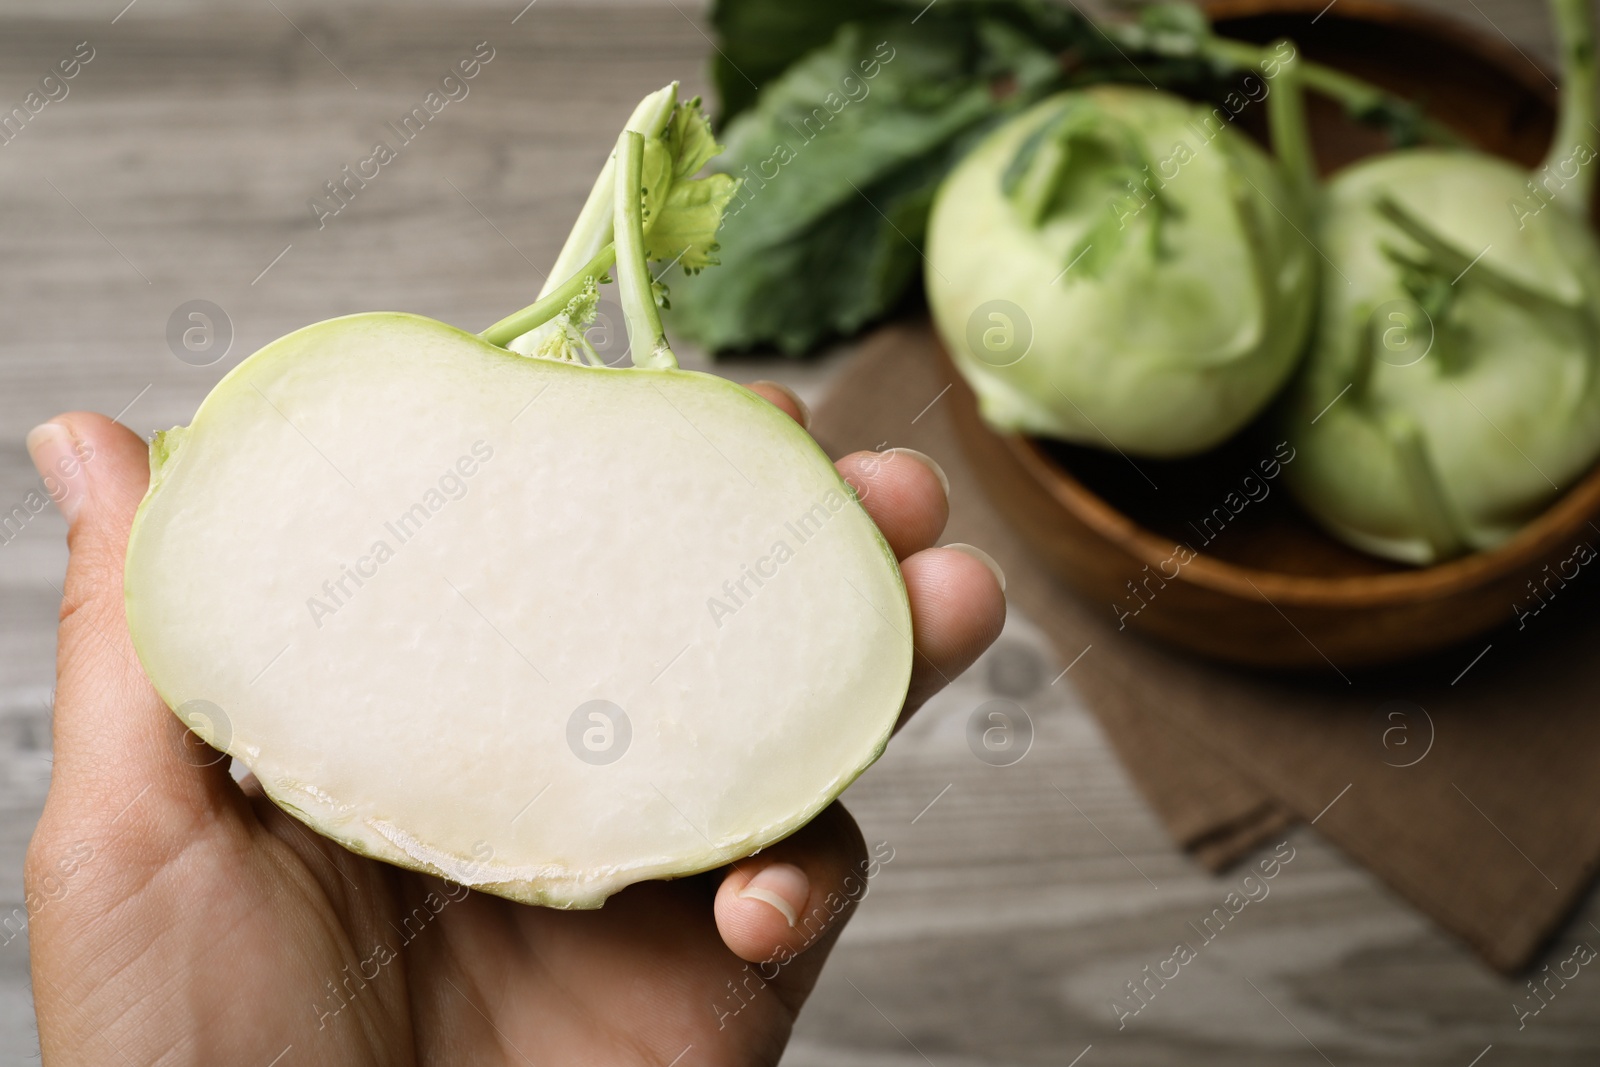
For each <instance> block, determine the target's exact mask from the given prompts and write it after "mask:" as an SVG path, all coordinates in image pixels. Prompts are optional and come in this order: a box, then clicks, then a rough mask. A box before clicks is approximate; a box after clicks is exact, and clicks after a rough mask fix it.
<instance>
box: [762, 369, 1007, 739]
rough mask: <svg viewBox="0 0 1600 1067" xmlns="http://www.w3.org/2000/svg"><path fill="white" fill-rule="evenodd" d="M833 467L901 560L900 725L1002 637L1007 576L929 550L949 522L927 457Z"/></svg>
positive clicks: (959, 553) (973, 551)
mask: <svg viewBox="0 0 1600 1067" xmlns="http://www.w3.org/2000/svg"><path fill="white" fill-rule="evenodd" d="M750 388H751V389H752V390H754V391H755V392H757V393H759V394H760V395H761V396H763V397H765V398H766V399H768V400H770V401H771V402H772V403H773V404H775V405H777V406H778V407H779V408H781V409H783V410H784V411H786V412H787V413H788V414H789V415H790V416H791V417H792V418H795V419H796V420H798V421H799V422H800V423H801V425H805V424H806V421H807V418H808V417H809V416H808V413H807V412H806V410H805V408H804V405H802V404H801V403H800V402H799V400H798V399H797V398H796V397H795V396H794V394H793V393H792V392H790V391H789V390H788V389H786V388H784V387H783V386H781V385H777V384H776V383H774V382H756V383H754V384H753V385H751V386H750ZM837 466H838V468H839V473H840V474H841V475H843V476H844V479H845V481H847V482H849V483H850V485H851V487H852V488H854V489H855V491H856V496H857V498H858V499H859V500H860V501H861V506H862V507H863V508H865V509H866V511H867V514H868V515H869V516H871V518H872V521H873V522H875V523H876V524H877V526H878V529H879V530H881V531H882V532H883V536H884V539H885V540H887V541H888V542H889V546H890V547H891V548H892V549H893V550H894V553H895V557H896V558H897V559H899V560H900V572H901V574H902V575H903V576H904V578H905V582H906V592H907V595H908V596H909V598H910V600H911V620H912V629H913V633H914V636H913V641H914V644H915V647H916V650H917V657H916V661H915V665H914V667H913V670H912V676H911V690H910V693H909V695H908V696H907V699H906V710H905V713H904V714H903V715H902V716H901V722H902V724H903V723H904V721H905V718H906V717H907V716H909V715H910V714H911V712H913V711H915V710H916V709H917V708H918V707H920V706H921V705H922V704H923V703H924V702H925V701H926V700H927V699H928V698H929V697H931V696H932V695H933V694H934V693H937V692H938V691H939V690H940V689H942V688H944V686H945V685H947V684H949V682H950V681H951V680H952V679H954V678H955V677H956V676H957V675H958V674H960V673H961V672H962V671H964V670H966V669H967V668H968V667H970V666H971V665H972V663H973V661H974V660H976V659H977V658H978V656H979V655H981V654H982V652H983V650H984V649H986V648H988V647H989V645H990V644H991V643H993V641H994V639H995V638H996V637H998V636H1000V629H1001V627H1002V626H1004V625H1005V621H1006V600H1005V575H1004V574H1002V573H1001V571H1000V567H999V565H998V564H996V563H995V561H994V560H993V559H991V558H990V557H989V556H988V554H986V553H984V552H983V551H982V550H980V549H977V548H973V547H972V546H970V545H954V546H948V547H946V548H942V549H934V548H933V546H934V545H935V544H937V543H938V539H939V535H940V534H942V533H943V532H944V527H945V523H946V522H947V521H948V520H949V518H950V499H949V497H950V481H949V479H948V478H947V477H946V475H945V473H944V470H943V469H942V468H941V467H940V466H939V464H938V463H937V462H936V461H935V460H934V459H933V458H931V457H930V456H926V455H924V454H923V453H921V452H916V451H913V450H912V449H908V448H894V449H889V450H887V451H883V452H857V453H854V454H853V455H849V456H846V457H845V458H844V459H841V460H840V461H839V462H838V464H837Z"/></svg>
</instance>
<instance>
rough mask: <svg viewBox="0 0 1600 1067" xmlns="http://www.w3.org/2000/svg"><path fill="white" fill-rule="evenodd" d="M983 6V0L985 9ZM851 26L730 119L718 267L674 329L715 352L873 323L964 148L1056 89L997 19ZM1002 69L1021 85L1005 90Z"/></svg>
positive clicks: (687, 287)
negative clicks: (908, 26) (735, 187)
mask: <svg viewBox="0 0 1600 1067" xmlns="http://www.w3.org/2000/svg"><path fill="white" fill-rule="evenodd" d="M983 6H984V7H985V8H986V9H987V8H988V6H989V5H983ZM937 10H938V8H937V7H936V8H933V9H931V10H930V18H929V19H925V20H924V21H923V22H922V23H919V24H918V27H917V29H918V33H917V34H916V35H915V36H908V35H907V34H906V33H905V32H904V28H905V27H904V24H896V25H893V26H882V25H858V24H849V25H846V26H844V27H843V28H842V29H840V30H839V32H838V33H837V35H836V36H835V37H834V39H833V40H832V41H831V42H830V43H829V44H828V45H827V46H826V47H825V48H822V49H820V50H817V51H815V52H813V53H811V54H810V55H807V56H806V57H804V58H803V59H801V60H800V61H798V62H796V63H794V64H793V65H792V66H791V67H790V68H789V69H788V70H787V71H786V72H785V73H784V74H783V75H782V76H781V77H779V78H777V79H776V80H775V81H773V82H771V83H770V84H768V85H767V86H766V89H765V91H764V92H763V93H762V95H761V98H760V101H759V104H758V105H757V106H756V107H755V108H754V109H753V110H749V111H746V112H745V113H744V114H743V115H741V116H740V117H739V119H738V120H736V121H735V122H733V123H732V124H730V125H729V126H728V128H727V129H726V131H725V137H726V140H727V142H728V150H727V152H726V153H725V154H724V155H723V156H722V157H721V159H720V160H719V161H718V163H717V166H718V167H719V168H721V169H723V170H725V171H727V172H729V173H730V174H733V175H737V176H738V177H740V178H742V179H743V181H744V185H743V187H742V189H741V190H740V193H739V196H738V200H737V201H736V202H734V203H732V204H731V205H730V206H729V209H728V217H727V220H726V223H725V224H724V226H723V229H722V231H721V234H720V235H719V237H718V240H719V242H720V244H721V251H720V252H719V253H718V258H720V259H721V261H722V263H723V267H724V269H723V270H721V271H719V272H717V274H716V275H715V276H707V277H705V278H696V279H684V280H681V281H678V282H675V283H674V286H673V290H674V291H673V303H674V312H673V316H674V317H673V323H674V327H675V328H676V329H678V330H680V331H681V332H682V333H683V334H684V335H686V336H688V337H690V338H692V339H694V340H696V341H698V342H699V343H700V344H701V345H703V346H705V347H707V348H710V349H713V350H720V349H740V348H751V347H755V346H758V345H777V346H779V347H781V348H783V349H784V350H786V351H789V352H792V353H801V352H805V351H807V350H810V349H812V348H814V347H816V346H817V345H818V344H820V343H821V342H823V341H825V340H827V339H829V338H831V337H834V336H837V335H840V334H848V333H851V332H853V331H855V330H858V329H860V328H861V327H862V326H864V325H866V324H867V323H870V322H872V321H873V320H875V319H877V318H880V317H882V316H883V315H884V314H885V313H886V312H887V311H888V310H889V309H890V308H891V307H892V306H893V305H894V304H895V303H896V302H898V301H899V300H900V299H901V298H902V297H903V296H904V294H905V292H906V290H907V289H908V288H909V287H910V286H911V284H912V283H913V282H914V280H915V279H916V276H917V272H918V270H919V268H920V264H921V251H920V242H921V240H922V233H923V228H924V226H925V223H926V216H927V210H928V207H929V206H930V204H931V202H932V196H933V193H934V191H935V190H936V189H937V187H938V184H939V182H940V181H941V180H942V179H943V176H944V174H945V173H946V172H947V171H948V169H949V167H950V166H951V165H952V164H953V162H954V161H955V160H956V159H957V158H959V155H960V150H961V149H962V148H963V147H964V146H965V145H967V144H969V143H971V140H972V139H975V138H976V136H978V135H979V134H981V133H982V132H983V131H984V130H985V129H987V127H988V126H989V125H990V124H991V123H993V122H994V121H996V120H998V119H999V118H1000V117H1002V116H1004V115H1008V114H1010V113H1012V112H1013V111H1014V110H1016V109H1018V108H1020V107H1022V106H1025V105H1026V104H1027V103H1029V102H1031V101H1032V100H1033V99H1036V98H1037V97H1038V96H1039V95H1041V94H1042V93H1043V92H1045V91H1046V90H1048V89H1049V88H1051V87H1052V86H1053V85H1054V83H1055V79H1056V78H1057V77H1058V76H1059V73H1060V67H1059V65H1058V63H1057V60H1056V58H1055V54H1054V52H1053V51H1051V50H1050V49H1049V48H1048V47H1045V46H1043V45H1041V44H1038V43H1036V42H1035V41H1033V40H1032V39H1031V38H1030V37H1029V36H1028V35H1026V34H1024V33H1021V32H1018V30H1016V29H1015V28H1014V27H1013V26H1012V25H1011V24H1010V23H1008V22H1006V21H993V22H985V23H982V24H979V25H978V26H976V27H974V26H971V25H956V24H952V23H947V22H939V21H936V20H933V19H932V12H933V11H937ZM999 79H1007V80H1009V81H1010V82H1011V84H1012V85H1013V86H1014V91H1013V92H1012V93H1011V94H1010V95H1009V96H1007V97H1005V98H1001V97H999V96H997V94H996V92H995V89H994V87H995V84H996V81H997V80H999Z"/></svg>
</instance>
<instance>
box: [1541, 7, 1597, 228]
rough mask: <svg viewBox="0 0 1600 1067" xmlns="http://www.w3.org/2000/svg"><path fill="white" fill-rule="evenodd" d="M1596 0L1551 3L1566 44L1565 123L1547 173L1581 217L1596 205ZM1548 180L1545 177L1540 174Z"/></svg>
mask: <svg viewBox="0 0 1600 1067" xmlns="http://www.w3.org/2000/svg"><path fill="white" fill-rule="evenodd" d="M1590 3H1591V0H1551V4H1550V10H1551V12H1552V14H1554V15H1555V21H1556V39H1557V40H1558V41H1559V42H1560V45H1561V71H1562V78H1561V82H1562V84H1561V120H1560V122H1559V123H1558V124H1557V126H1556V138H1555V141H1554V142H1552V143H1551V145H1550V155H1549V156H1548V157H1547V158H1546V159H1545V170H1546V172H1547V174H1548V175H1550V176H1554V177H1555V178H1556V179H1557V180H1558V181H1564V182H1565V183H1566V184H1564V185H1562V186H1561V187H1560V188H1559V189H1558V190H1557V192H1556V200H1557V201H1558V202H1559V203H1560V204H1561V205H1562V206H1563V207H1565V208H1566V209H1567V210H1568V211H1570V212H1571V213H1572V214H1574V215H1576V216H1578V217H1579V218H1583V219H1586V218H1588V217H1589V211H1590V205H1591V204H1592V203H1593V202H1594V182H1595V175H1594V166H1593V164H1594V162H1595V152H1594V147H1593V146H1594V141H1593V140H1592V139H1591V138H1592V137H1593V136H1594V135H1595V128H1594V127H1595V117H1596V101H1595V90H1596V85H1595V54H1594V48H1595V41H1594V11H1593V9H1592V8H1591V7H1590V6H1589V5H1590ZM1541 176H1544V175H1541Z"/></svg>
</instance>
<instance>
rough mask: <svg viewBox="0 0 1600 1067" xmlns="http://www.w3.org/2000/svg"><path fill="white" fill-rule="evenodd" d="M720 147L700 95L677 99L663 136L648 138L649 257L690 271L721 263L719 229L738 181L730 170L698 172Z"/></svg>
mask: <svg viewBox="0 0 1600 1067" xmlns="http://www.w3.org/2000/svg"><path fill="white" fill-rule="evenodd" d="M721 151H722V146H721V145H719V144H718V143H717V139H716V137H715V136H713V135H712V133H711V123H710V121H709V120H708V119H707V118H706V116H705V112H704V111H702V110H701V108H700V100H699V98H698V97H697V98H695V99H693V100H689V101H686V102H684V103H681V104H679V105H678V107H677V109H676V110H675V111H674V112H673V114H672V118H671V119H670V120H669V121H668V123H667V127H666V129H665V130H664V131H663V132H662V135H661V137H659V138H656V139H652V140H650V141H647V142H646V143H645V146H644V170H643V181H642V184H643V186H644V232H645V255H646V257H647V258H649V259H651V260H654V261H656V262H658V263H677V264H679V265H680V266H682V267H683V269H684V271H685V272H687V273H690V274H694V273H697V272H699V271H701V270H703V269H705V268H706V267H710V266H715V265H716V264H717V263H718V259H717V257H716V251H717V230H718V228H719V227H720V226H721V225H722V218H723V214H724V212H725V211H726V210H727V207H728V204H729V202H730V201H732V199H733V197H734V194H735V193H736V192H738V189H739V182H738V181H737V180H736V179H734V178H731V177H729V176H728V175H726V174H710V175H707V176H706V177H704V178H698V179H697V178H695V177H694V175H695V174H698V173H699V172H700V170H701V169H702V168H703V167H705V165H706V164H707V163H709V162H710V161H711V160H712V159H713V158H715V157H716V155H717V153H719V152H721Z"/></svg>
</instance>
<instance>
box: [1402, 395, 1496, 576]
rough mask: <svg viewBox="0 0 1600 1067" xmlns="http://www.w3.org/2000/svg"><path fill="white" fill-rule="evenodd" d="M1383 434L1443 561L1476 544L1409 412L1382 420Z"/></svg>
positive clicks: (1419, 517) (1419, 518)
mask: <svg viewBox="0 0 1600 1067" xmlns="http://www.w3.org/2000/svg"><path fill="white" fill-rule="evenodd" d="M1380 426H1381V427H1382V430H1383V434H1384V436H1385V437H1387V438H1388V439H1389V444H1390V446H1391V447H1393V448H1394V450H1395V459H1396V460H1397V461H1398V462H1399V466H1400V475H1401V477H1402V478H1404V479H1405V482H1406V486H1407V488H1408V489H1410V491H1411V501H1412V503H1413V504H1414V505H1415V506H1416V509H1417V523H1418V525H1419V526H1420V527H1421V528H1422V536H1423V537H1425V538H1427V539H1428V543H1429V544H1430V545H1432V546H1433V551H1434V555H1435V557H1436V558H1438V559H1440V560H1446V559H1454V558H1455V557H1457V556H1459V555H1461V554H1463V553H1464V552H1466V551H1467V549H1469V548H1471V547H1473V546H1472V539H1471V537H1470V536H1469V535H1468V534H1467V533H1466V531H1465V530H1464V529H1463V526H1462V523H1461V522H1459V521H1458V520H1457V519H1456V515H1455V509H1454V508H1453V507H1451V506H1450V498H1449V496H1447V495H1446V493H1445V489H1444V482H1443V480H1442V479H1441V478H1440V477H1439V472H1438V470H1437V469H1435V467H1434V465H1433V460H1432V458H1431V457H1430V456H1429V455H1428V445H1427V442H1425V441H1424V440H1423V438H1422V430H1421V429H1420V428H1419V427H1418V426H1417V424H1416V423H1415V422H1413V421H1412V420H1411V417H1410V416H1408V415H1402V414H1399V413H1392V414H1390V415H1389V416H1388V417H1387V418H1385V419H1383V421H1382V422H1381V423H1380Z"/></svg>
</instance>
